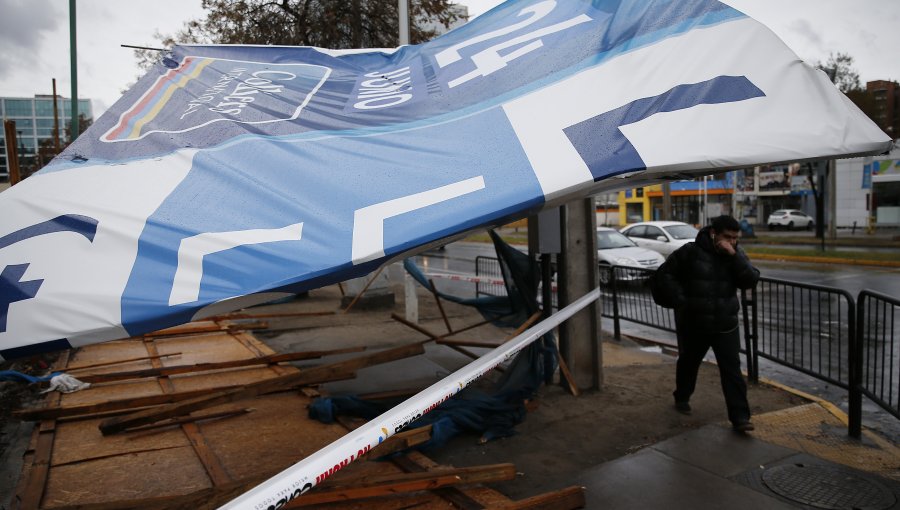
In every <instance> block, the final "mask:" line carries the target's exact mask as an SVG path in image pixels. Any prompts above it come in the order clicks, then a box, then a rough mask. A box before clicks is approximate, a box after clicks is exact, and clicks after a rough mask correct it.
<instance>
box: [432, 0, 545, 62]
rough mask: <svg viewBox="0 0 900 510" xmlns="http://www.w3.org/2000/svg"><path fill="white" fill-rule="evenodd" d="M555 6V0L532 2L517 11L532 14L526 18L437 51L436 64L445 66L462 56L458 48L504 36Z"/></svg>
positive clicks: (536, 19) (520, 14) (538, 18)
mask: <svg viewBox="0 0 900 510" xmlns="http://www.w3.org/2000/svg"><path fill="white" fill-rule="evenodd" d="M554 7H556V0H545V1H543V2H540V3H537V4H534V5H532V6H529V7H526V8H524V9H522V10H521V11H519V14H518V15H519V16H522V15H523V14H529V13H531V14H533V16H531V17H529V18H526V19H524V20H522V21H520V22H518V23H515V24H512V25H509V26H508V27H504V28H500V29H498V30H494V31H491V32H486V33H484V34H480V35H477V36H475V37H473V38H471V39H466V40H465V41H462V42H459V43H456V44H454V45H453V46H451V47H449V48H447V49H446V50H443V51H440V52H438V53H437V54H436V55H435V56H434V58H435V60H437V64H438V65H439V66H440V67H447V66H448V65H450V64H452V63H454V62H457V61H459V60H460V59H461V58H462V57H461V56H460V55H459V50H461V49H463V48H467V47H469V46H472V45H474V44H478V43H480V42H483V41H489V40H491V39H494V38H495V37H500V36H504V35H506V34H511V33H513V32H515V31H516V30H519V29H520V28H524V27H527V26H528V25H531V24H532V23H534V22H535V21H538V20H540V19H541V18H543V17H544V16H546V15H548V14H550V12H552V11H553V8H554Z"/></svg>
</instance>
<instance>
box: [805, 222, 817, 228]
mask: <svg viewBox="0 0 900 510" xmlns="http://www.w3.org/2000/svg"><path fill="white" fill-rule="evenodd" d="M815 227H816V222H814V221H810V222H809V223H807V224H806V230H812V229H814V228H815Z"/></svg>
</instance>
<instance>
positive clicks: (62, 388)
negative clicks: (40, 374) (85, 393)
mask: <svg viewBox="0 0 900 510" xmlns="http://www.w3.org/2000/svg"><path fill="white" fill-rule="evenodd" d="M90 387H91V383H86V382H81V381H79V380H78V379H76V378H74V377H72V376H71V375H69V374H59V375H56V376H53V377H52V378H50V387H49V388H47V389H46V390H44V391H42V392H41V393H49V392H51V391H58V392H60V393H73V392H76V391H80V390H86V389H88V388H90Z"/></svg>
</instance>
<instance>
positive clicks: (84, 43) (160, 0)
mask: <svg viewBox="0 0 900 510" xmlns="http://www.w3.org/2000/svg"><path fill="white" fill-rule="evenodd" d="M456 1H457V2H458V3H462V4H465V5H468V6H469V13H470V14H471V15H473V16H477V15H479V14H482V13H483V12H485V11H486V10H488V9H490V8H492V7H494V6H496V5H498V4H499V3H500V0H456ZM563 1H565V0H563ZM725 2H726V3H728V4H730V5H732V6H734V7H735V8H737V9H739V10H741V11H743V12H745V13H747V14H748V15H750V16H751V17H753V18H755V19H757V20H758V21H760V22H762V23H763V24H765V25H766V26H768V27H769V28H770V29H772V30H773V31H774V32H775V33H776V34H778V36H779V37H781V39H782V40H784V41H785V43H787V45H788V46H789V47H790V48H791V49H793V50H794V52H795V53H797V54H798V55H799V56H800V57H801V58H802V59H804V60H806V61H808V62H811V63H815V62H817V61H824V60H826V59H827V58H828V55H829V53H833V52H834V53H836V52H844V53H848V54H850V55H851V56H852V57H853V58H854V59H855V63H854V66H855V68H856V70H857V71H858V72H859V75H860V79H861V80H862V81H863V83H864V82H866V81H869V80H876V79H891V80H900V55H897V52H898V50H900V30H898V27H900V0H853V1H849V0H725ZM77 6H78V7H77V18H78V43H77V44H78V65H79V67H78V95H79V97H86V98H91V99H92V100H93V106H94V114H95V115H97V114H99V113H101V112H103V111H105V110H106V109H107V108H109V107H110V106H111V105H112V103H113V102H115V101H116V100H117V99H118V98H119V96H120V95H121V93H122V91H123V90H125V89H126V88H127V87H128V86H129V84H131V83H133V82H134V81H135V79H136V78H137V76H138V75H139V74H140V71H139V69H138V68H137V65H136V60H135V58H134V55H133V53H132V51H131V50H129V49H126V48H121V47H120V44H134V45H154V44H156V40H155V39H154V37H153V34H154V33H155V32H157V31H159V32H162V33H173V32H175V31H176V30H178V29H179V28H181V26H182V24H183V23H184V22H185V21H187V20H188V19H191V18H196V17H200V16H201V15H202V10H201V8H200V0H127V1H123V0H78V4H77ZM0 13H2V16H0V47H2V48H3V51H2V52H0V95H2V96H19V97H32V96H34V95H35V94H49V93H51V79H52V78H56V81H57V91H58V93H60V94H61V95H64V96H66V97H68V96H69V95H70V94H71V85H70V78H69V23H68V2H65V1H64V0H0Z"/></svg>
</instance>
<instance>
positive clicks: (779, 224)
mask: <svg viewBox="0 0 900 510" xmlns="http://www.w3.org/2000/svg"><path fill="white" fill-rule="evenodd" d="M766 224H767V225H768V226H769V230H775V229H776V228H786V229H788V230H793V229H795V228H805V229H812V228H813V227H814V226H816V222H815V220H813V218H812V216H810V215H808V214H806V213H805V212H803V211H799V210H797V209H779V210H777V211H775V212H773V213H772V214H770V215H769V219H768V220H767V221H766Z"/></svg>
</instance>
